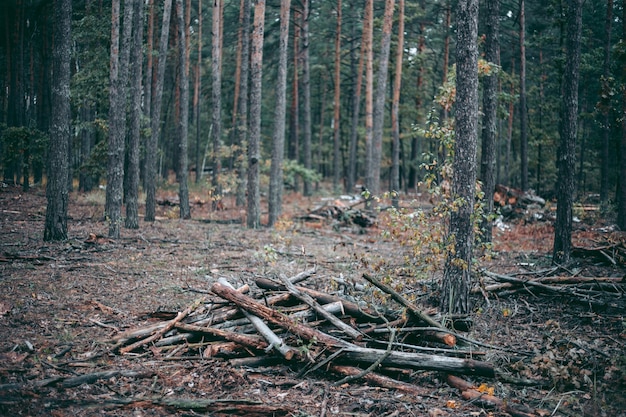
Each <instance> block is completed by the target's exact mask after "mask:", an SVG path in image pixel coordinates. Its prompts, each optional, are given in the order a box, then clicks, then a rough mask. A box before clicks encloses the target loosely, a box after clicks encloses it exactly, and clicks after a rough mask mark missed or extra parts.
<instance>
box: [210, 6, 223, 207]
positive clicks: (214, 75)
mask: <svg viewBox="0 0 626 417" xmlns="http://www.w3.org/2000/svg"><path fill="white" fill-rule="evenodd" d="M221 2H222V1H221V0H214V1H213V21H212V26H211V79H212V88H211V102H212V111H211V120H212V123H213V129H212V130H211V133H212V136H213V137H212V142H213V175H212V176H211V188H212V196H213V201H212V205H213V208H214V209H215V208H216V207H217V203H218V199H219V198H221V194H222V190H221V187H220V184H219V177H220V171H221V169H222V163H221V157H220V141H221V138H222V48H221V45H222V32H221V25H222V23H221V22H222V15H221V11H222V7H221Z"/></svg>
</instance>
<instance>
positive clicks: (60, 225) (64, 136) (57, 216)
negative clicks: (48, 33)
mask: <svg viewBox="0 0 626 417" xmlns="http://www.w3.org/2000/svg"><path fill="white" fill-rule="evenodd" d="M54 3H55V4H54V49H53V51H52V74H53V76H52V118H51V121H50V142H49V147H48V163H49V165H48V184H47V186H46V199H47V206H46V223H45V225H44V234H43V240H45V241H53V240H66V239H67V206H68V201H69V191H68V188H67V175H68V174H67V173H68V171H69V166H68V163H69V158H68V143H69V138H70V121H71V115H70V57H71V45H72V34H71V24H72V2H71V0H55V2H54Z"/></svg>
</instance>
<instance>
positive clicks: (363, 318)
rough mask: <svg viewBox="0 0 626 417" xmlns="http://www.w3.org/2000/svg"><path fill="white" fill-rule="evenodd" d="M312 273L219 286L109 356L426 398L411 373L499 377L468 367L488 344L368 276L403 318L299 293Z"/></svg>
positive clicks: (488, 368)
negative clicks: (295, 373) (279, 371)
mask: <svg viewBox="0 0 626 417" xmlns="http://www.w3.org/2000/svg"><path fill="white" fill-rule="evenodd" d="M314 273H315V271H314V270H308V271H304V272H302V273H300V274H298V275H296V276H294V277H292V278H290V279H289V278H287V277H285V276H283V277H281V278H280V281H274V280H269V279H266V278H259V279H257V280H256V286H257V287H258V290H256V289H255V290H253V289H251V288H250V287H249V286H248V285H244V286H242V287H240V288H237V289H236V288H234V287H233V286H232V285H231V284H230V283H229V282H228V281H227V280H225V279H219V280H218V281H217V282H215V283H214V284H213V285H212V286H211V291H210V292H211V293H212V294H213V295H215V296H216V297H212V296H207V297H205V298H203V299H202V300H199V301H197V302H195V303H194V304H192V305H190V306H188V307H187V308H186V309H185V310H184V311H182V312H178V313H176V314H175V316H174V315H172V316H171V317H169V318H168V319H167V320H164V321H161V322H158V323H156V324H153V325H151V326H148V327H143V328H139V329H135V330H130V331H126V332H123V333H120V334H118V335H117V336H115V337H114V338H113V339H112V340H110V342H111V343H112V344H113V347H112V349H111V350H112V351H114V352H117V353H119V354H126V355H137V356H140V355H154V356H156V357H161V358H168V359H170V360H171V359H176V358H180V359H190V358H193V357H195V358H208V357H211V358H221V359H222V360H225V361H228V362H229V363H230V364H232V365H233V366H244V365H245V366H260V365H263V366H268V365H270V364H276V363H280V364H289V366H290V367H291V368H292V369H296V370H299V376H300V377H303V376H305V375H307V374H309V373H312V372H316V371H318V372H320V371H322V372H326V373H327V374H328V375H331V374H332V375H337V376H335V378H336V379H337V380H336V381H335V382H334V384H336V385H342V384H345V383H347V382H349V381H352V380H356V379H362V380H364V381H367V382H368V383H370V384H373V385H379V386H383V387H386V388H392V389H397V390H400V391H403V392H406V393H410V394H413V395H425V390H424V389H421V388H420V387H418V386H416V385H414V384H411V383H410V382H407V381H408V380H409V379H410V375H411V371H412V370H428V371H440V372H443V373H446V374H455V375H471V376H474V377H483V378H495V377H498V376H501V375H502V374H501V373H500V372H499V371H498V370H497V369H496V368H495V367H494V365H492V364H491V363H489V362H487V361H485V360H480V359H476V358H484V357H485V356H484V355H485V354H486V353H485V352H481V351H478V350H477V349H476V346H483V347H485V346H487V345H484V344H481V343H479V342H477V341H472V340H470V339H468V338H465V337H464V336H461V335H459V334H457V333H455V332H453V331H450V330H448V329H446V328H445V327H444V326H442V325H441V324H440V323H439V322H437V321H436V320H434V319H433V318H432V317H431V316H430V315H428V314H427V313H425V312H424V311H421V310H420V309H418V308H417V306H415V305H414V304H412V303H411V302H410V301H408V300H406V299H405V298H403V297H402V295H400V294H399V293H397V292H396V291H394V290H393V289H392V288H390V287H388V286H387V285H386V284H384V283H382V282H380V281H378V280H377V279H376V278H374V277H371V276H368V275H364V278H365V279H366V280H367V281H369V282H370V283H371V284H373V285H374V286H376V287H378V288H379V289H380V290H382V291H383V292H385V293H386V294H388V295H389V296H390V297H391V298H392V299H393V300H394V301H395V302H397V303H399V304H400V305H401V306H402V307H403V308H404V311H396V310H386V311H384V312H383V311H380V309H374V308H372V307H368V306H365V305H363V304H357V303H355V302H351V301H347V300H345V299H343V298H340V297H338V296H335V295H332V294H329V293H325V292H320V291H317V290H313V289H311V288H308V287H305V286H301V285H298V283H299V282H300V281H303V280H305V279H306V278H308V277H309V276H311V275H313V274H314ZM250 293H255V296H251V295H250ZM339 378H341V379H339ZM460 381H462V382H459V379H458V377H457V379H454V378H450V379H449V380H448V382H449V383H450V384H451V385H452V386H454V387H456V388H458V389H459V390H460V391H461V392H462V394H463V395H466V394H467V395H474V394H475V393H474V394H472V393H473V392H474V391H472V390H474V388H473V387H472V384H471V383H469V382H466V381H463V380H460ZM478 396H479V397H480V396H481V394H478ZM492 397H493V396H491V397H485V398H482V400H484V401H483V403H486V404H487V405H488V406H489V405H490V406H492V407H495V408H501V409H502V408H503V407H504V408H506V411H507V412H509V413H511V412H512V411H514V412H515V413H514V414H513V415H520V416H531V415H537V413H536V412H535V411H533V410H527V409H522V407H521V406H519V407H518V408H515V407H512V406H511V405H510V404H508V405H507V404H506V402H503V401H501V400H497V399H494V398H495V397H493V398H492ZM483 405H484V404H483Z"/></svg>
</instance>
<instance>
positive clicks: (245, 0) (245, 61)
mask: <svg viewBox="0 0 626 417" xmlns="http://www.w3.org/2000/svg"><path fill="white" fill-rule="evenodd" d="M239 26H240V31H239V41H238V43H239V46H238V48H237V59H238V62H239V65H238V73H239V76H238V77H237V80H238V81H239V84H240V92H239V98H238V105H237V112H236V114H237V123H236V135H237V138H236V144H237V146H236V147H235V167H236V172H237V191H236V203H235V204H236V205H237V207H242V206H243V205H244V204H245V201H246V176H247V171H246V166H247V164H246V159H245V156H244V150H245V149H246V146H247V145H248V85H249V80H248V74H249V72H250V71H249V69H250V65H249V64H250V56H249V55H250V1H249V0H241V9H240V13H239Z"/></svg>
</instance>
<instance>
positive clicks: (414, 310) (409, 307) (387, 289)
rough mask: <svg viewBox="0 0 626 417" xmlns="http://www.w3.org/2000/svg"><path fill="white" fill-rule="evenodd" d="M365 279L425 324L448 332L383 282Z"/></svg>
mask: <svg viewBox="0 0 626 417" xmlns="http://www.w3.org/2000/svg"><path fill="white" fill-rule="evenodd" d="M363 278H365V280H366V281H368V282H369V283H371V284H372V285H374V286H376V287H378V288H379V289H380V290H381V291H383V292H384V293H386V294H389V295H390V296H391V298H393V299H394V300H395V301H396V302H397V303H399V304H401V305H402V306H404V307H406V308H407V310H409V313H411V314H412V315H413V316H414V317H416V318H417V319H419V320H422V321H423V322H425V323H427V324H429V325H430V326H433V327H439V328H440V329H445V330H446V332H447V331H448V329H446V327H445V326H444V325H443V324H441V323H439V322H438V321H437V320H435V319H433V318H432V317H430V316H429V315H428V314H425V313H423V312H422V311H420V310H419V309H418V308H417V307H416V306H415V305H414V304H413V303H411V302H409V301H408V300H407V299H406V298H404V297H403V296H402V295H400V294H399V293H398V292H397V291H396V290H394V289H393V288H391V287H390V286H388V285H385V284H383V283H382V282H380V281H379V280H377V279H376V278H374V277H372V276H371V275H368V274H363ZM449 342H451V341H449ZM446 344H448V345H449V343H446ZM455 344H456V343H455ZM449 346H454V345H449Z"/></svg>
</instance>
